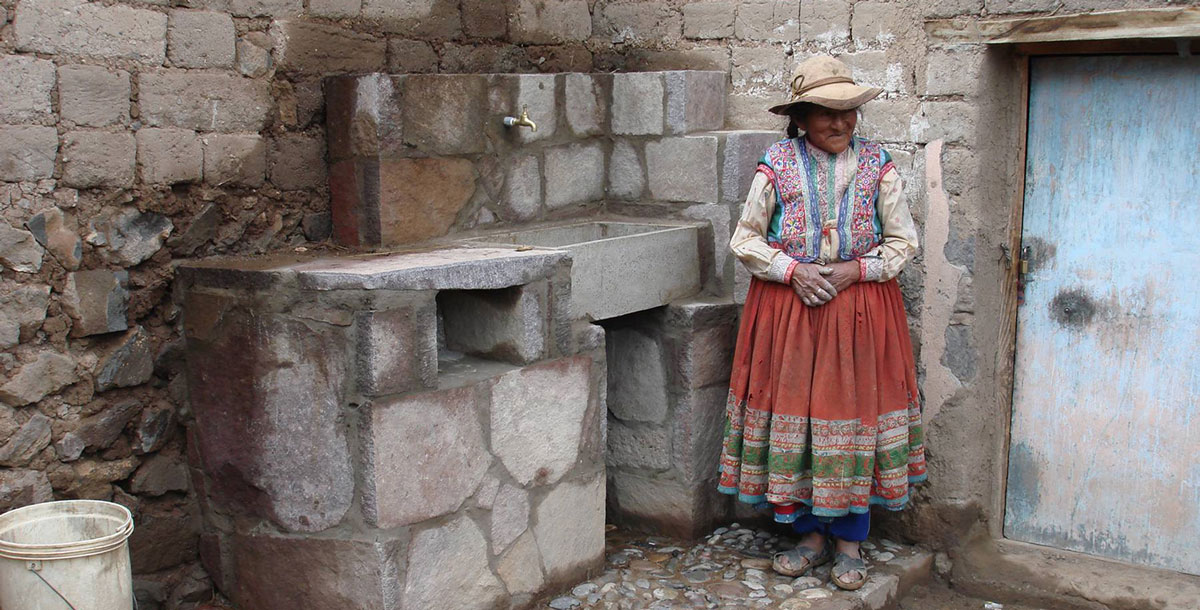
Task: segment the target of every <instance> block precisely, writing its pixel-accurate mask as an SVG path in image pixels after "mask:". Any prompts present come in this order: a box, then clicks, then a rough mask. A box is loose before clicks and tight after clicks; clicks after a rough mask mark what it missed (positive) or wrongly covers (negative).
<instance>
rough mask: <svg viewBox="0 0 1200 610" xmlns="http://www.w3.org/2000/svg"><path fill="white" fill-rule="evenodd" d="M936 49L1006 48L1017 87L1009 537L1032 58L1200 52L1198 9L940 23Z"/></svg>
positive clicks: (999, 378) (1005, 452)
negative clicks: (951, 46) (945, 46)
mask: <svg viewBox="0 0 1200 610" xmlns="http://www.w3.org/2000/svg"><path fill="white" fill-rule="evenodd" d="M925 30H926V34H927V36H928V39H929V42H930V43H933V44H982V45H985V46H988V47H995V48H997V49H1003V50H1004V51H1005V52H1007V53H1009V54H1010V57H1011V60H1012V62H1013V63H1012V67H1011V70H1013V73H1012V74H1011V75H1012V76H1013V79H1014V81H1015V83H1016V84H1018V86H1019V87H1020V102H1019V106H1018V108H1019V115H1018V117H1017V121H1016V125H1014V127H1015V128H1016V129H1017V130H1018V134H1019V135H1018V142H1017V149H1016V152H1015V155H1014V158H1013V159H1012V162H1013V163H1014V166H1015V169H1016V171H1015V172H1014V181H1013V183H1012V184H1011V185H1009V187H1008V188H1007V189H1005V190H1006V191H1007V192H1008V193H1009V194H1008V198H1009V214H1008V234H1007V239H1006V240H1005V241H1004V242H1003V244H1004V246H1006V249H1007V251H1006V252H1005V253H1004V254H1005V262H1006V268H1005V269H1004V273H1003V277H1002V281H1003V282H1004V284H1003V286H1002V287H1001V294H1002V297H1001V298H1002V301H1001V312H1002V313H1001V318H1000V320H999V333H998V337H997V345H998V346H999V349H998V350H997V355H996V361H995V372H996V376H995V389H996V391H997V392H998V393H999V395H1000V399H999V401H1000V405H999V406H1000V408H1001V410H1002V413H1001V415H1003V428H1002V436H1001V442H1000V446H999V448H998V453H999V455H998V456H996V458H997V459H996V462H995V463H996V468H995V472H994V473H993V476H994V487H993V489H994V490H995V492H996V493H995V494H994V495H993V496H992V498H991V502H990V506H988V512H989V513H990V515H991V517H992V518H990V519H988V520H987V523H988V525H987V529H988V534H989V535H990V536H991V537H992V538H993V539H996V540H1008V539H1007V538H1005V537H1004V523H1005V520H1006V518H1007V512H1006V511H1007V498H1008V470H1009V451H1010V448H1011V443H1012V421H1013V412H1014V404H1013V398H1014V397H1013V390H1014V383H1015V380H1016V348H1017V331H1018V328H1017V318H1018V310H1017V308H1018V306H1017V301H1018V296H1019V295H1018V292H1019V290H1018V280H1019V279H1020V278H1019V275H1020V258H1021V241H1022V240H1021V233H1022V230H1023V228H1024V227H1023V216H1024V211H1025V174H1026V167H1025V163H1026V153H1027V142H1028V137H1029V85H1030V78H1029V77H1030V60H1031V59H1032V58H1034V57H1043V56H1053V55H1115V54H1120V55H1137V54H1174V53H1178V54H1181V55H1183V54H1197V55H1200V7H1172V8H1165V9H1136V10H1117V11H1101V12H1094V13H1087V14H1081V15H1056V16H1049V17H1016V18H1004V19H976V20H962V19H942V20H931V21H927V22H926V24H925Z"/></svg>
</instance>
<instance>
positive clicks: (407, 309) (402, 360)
mask: <svg viewBox="0 0 1200 610" xmlns="http://www.w3.org/2000/svg"><path fill="white" fill-rule="evenodd" d="M436 309H437V308H436V305H435V304H434V300H433V295H432V294H418V296H416V297H415V298H413V300H412V303H411V304H410V305H409V306H397V307H395V308H393V309H388V310H382V311H363V312H359V313H358V315H357V320H358V390H359V391H360V392H362V393H363V394H366V395H368V396H380V395H383V394H395V393H399V392H408V391H412V390H418V389H424V388H432V387H434V386H436V385H437V368H438V365H437V311H436Z"/></svg>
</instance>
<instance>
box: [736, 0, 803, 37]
mask: <svg viewBox="0 0 1200 610" xmlns="http://www.w3.org/2000/svg"><path fill="white" fill-rule="evenodd" d="M734 31H735V33H736V34H737V37H738V38H740V39H742V40H772V41H785V42H790V41H794V40H796V39H798V38H799V37H800V0H741V2H739V3H738V7H737V20H736V21H735V22H734Z"/></svg>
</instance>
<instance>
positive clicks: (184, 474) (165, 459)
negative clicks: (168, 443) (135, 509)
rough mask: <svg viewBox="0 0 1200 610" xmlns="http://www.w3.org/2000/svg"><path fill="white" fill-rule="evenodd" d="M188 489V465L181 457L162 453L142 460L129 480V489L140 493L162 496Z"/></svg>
mask: <svg viewBox="0 0 1200 610" xmlns="http://www.w3.org/2000/svg"><path fill="white" fill-rule="evenodd" d="M187 490H188V469H187V465H186V464H184V463H183V460H182V459H180V458H179V457H176V456H169V455H164V454H162V453H156V454H154V455H153V456H151V457H150V458H148V459H147V460H146V461H145V462H142V465H141V466H140V467H138V469H137V472H135V473H134V474H133V478H131V479H130V481H129V491H132V492H133V493H135V494H139V495H146V496H161V495H163V494H165V493H169V492H173V491H174V492H177V491H187Z"/></svg>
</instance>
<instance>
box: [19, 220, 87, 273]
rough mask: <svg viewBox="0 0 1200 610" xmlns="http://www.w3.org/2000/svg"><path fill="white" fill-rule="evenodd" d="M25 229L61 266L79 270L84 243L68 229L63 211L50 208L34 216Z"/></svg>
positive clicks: (77, 234)
mask: <svg viewBox="0 0 1200 610" xmlns="http://www.w3.org/2000/svg"><path fill="white" fill-rule="evenodd" d="M25 227H26V228H28V229H29V232H30V233H32V234H33V238H34V239H36V240H37V242H38V243H39V244H41V246H42V247H43V248H45V249H46V250H47V251H48V252H49V253H50V255H51V256H53V257H54V259H55V260H57V261H58V263H59V264H60V265H62V266H63V267H65V268H66V269H67V270H69V271H74V270H75V269H78V268H79V263H80V260H81V259H82V258H83V241H82V240H81V239H79V233H77V232H76V231H75V230H73V229H69V228H67V227H66V225H65V224H64V219H63V213H62V210H60V209H58V208H50V209H49V210H46V211H44V212H39V213H37V214H34V215H33V217H31V218H30V219H29V222H27V223H25Z"/></svg>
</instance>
